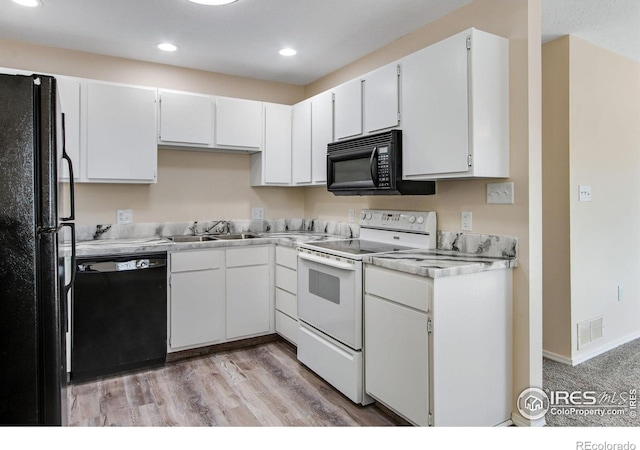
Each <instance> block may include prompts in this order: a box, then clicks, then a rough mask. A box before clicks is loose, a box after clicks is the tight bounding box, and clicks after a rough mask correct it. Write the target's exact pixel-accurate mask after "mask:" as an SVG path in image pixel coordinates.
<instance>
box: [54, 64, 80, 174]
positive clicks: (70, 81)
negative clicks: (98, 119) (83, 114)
mask: <svg viewBox="0 0 640 450" xmlns="http://www.w3.org/2000/svg"><path fill="white" fill-rule="evenodd" d="M56 81H57V86H58V97H59V99H60V108H61V112H62V113H64V128H65V133H64V141H65V145H64V146H65V150H66V152H67V155H69V157H70V158H71V162H72V163H73V169H74V171H73V179H74V180H76V181H77V180H78V179H79V178H80V81H79V80H77V79H75V78H69V77H59V76H57V77H56ZM60 178H61V179H62V180H64V181H67V180H69V167H68V164H67V163H66V162H63V163H62V168H61V172H60Z"/></svg>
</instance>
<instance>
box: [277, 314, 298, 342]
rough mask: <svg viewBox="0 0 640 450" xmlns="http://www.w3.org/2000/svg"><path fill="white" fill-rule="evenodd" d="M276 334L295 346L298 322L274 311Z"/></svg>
mask: <svg viewBox="0 0 640 450" xmlns="http://www.w3.org/2000/svg"><path fill="white" fill-rule="evenodd" d="M276 333H278V334H279V335H280V336H282V337H283V338H285V339H286V340H288V341H289V342H291V343H292V344H293V345H295V344H296V342H297V341H296V337H297V336H298V321H297V320H294V319H292V318H291V317H289V316H287V315H286V314H283V313H281V312H280V311H276Z"/></svg>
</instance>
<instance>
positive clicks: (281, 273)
mask: <svg viewBox="0 0 640 450" xmlns="http://www.w3.org/2000/svg"><path fill="white" fill-rule="evenodd" d="M297 262H298V252H297V250H296V249H295V248H289V247H283V246H281V245H278V246H276V273H275V283H276V333H278V334H279V335H280V336H282V337H283V338H285V339H287V340H288V341H289V342H291V343H292V344H294V345H295V344H296V341H297V339H296V336H297V334H298V297H297V292H298V266H297Z"/></svg>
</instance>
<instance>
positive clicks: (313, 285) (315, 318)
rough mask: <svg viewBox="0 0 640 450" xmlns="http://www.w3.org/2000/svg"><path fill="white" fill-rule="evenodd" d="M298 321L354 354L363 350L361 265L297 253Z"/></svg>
mask: <svg viewBox="0 0 640 450" xmlns="http://www.w3.org/2000/svg"><path fill="white" fill-rule="evenodd" d="M298 318H299V319H300V320H302V321H304V322H306V323H307V324H309V325H311V326H312V327H314V328H316V329H318V330H320V331H322V332H324V333H326V334H327V335H329V336H331V337H332V338H334V339H335V340H337V341H339V342H341V343H343V344H344V345H347V346H349V347H351V348H352V349H354V350H360V349H361V348H362V261H355V260H352V259H347V258H340V257H336V256H329V255H326V254H322V253H317V252H313V251H311V250H306V249H301V250H300V251H299V252H298Z"/></svg>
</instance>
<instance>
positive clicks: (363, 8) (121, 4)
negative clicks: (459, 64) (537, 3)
mask: <svg viewBox="0 0 640 450" xmlns="http://www.w3.org/2000/svg"><path fill="white" fill-rule="evenodd" d="M470 1H471V0H239V1H237V2H236V3H233V4H230V5H227V6H222V7H212V6H203V5H198V4H194V3H190V2H188V1H186V0H108V1H106V0H104V1H98V0H42V2H43V4H44V5H43V6H42V7H40V8H25V7H22V6H18V5H16V4H15V3H13V2H12V1H11V0H0V39H7V40H15V41H25V42H31V43H35V44H41V45H47V46H51V47H60V48H67V49H73V50H80V51H86V52H91V53H98V54H104V55H113V56H121V57H125V58H132V59H139V60H144V61H151V62H156V63H164V64H171V65H177V66H183V67H191V68H196V69H202V70H208V71H214V72H221V73H227V74H234V75H240V76H245V77H251V78H259V79H264V80H274V81H281V82H286V83H293V84H299V85H305V84H308V83H310V82H312V81H314V80H316V79H318V78H321V77H322V76H324V75H326V74H328V73H331V72H333V71H334V70H336V69H338V68H340V67H342V66H344V65H346V64H348V63H350V62H352V61H354V60H356V59H358V58H360V57H362V56H364V55H366V54H368V53H370V52H372V51H374V50H376V49H378V48H380V47H382V46H384V45H386V44H388V43H390V42H392V41H394V40H396V39H398V38H399V37H401V36H404V35H406V34H408V33H411V32H412V31H414V30H416V29H418V28H420V27H422V26H424V25H426V24H427V23H429V22H431V21H433V20H435V19H437V18H439V17H442V16H443V15H446V14H448V13H449V12H451V11H453V10H454V9H456V8H459V7H460V6H463V5H465V4H466V3H470ZM504 1H509V0H504ZM542 5H543V29H542V33H543V41H546V40H550V39H553V38H555V37H558V36H561V35H566V34H575V35H576V36H578V37H581V38H583V39H585V40H587V41H590V42H593V43H594V44H597V45H600V46H602V47H605V48H608V49H610V50H612V51H615V52H617V53H620V54H622V55H625V56H627V57H629V58H633V59H635V60H638V61H640V1H639V0H542ZM163 41H171V42H174V43H176V44H177V45H178V46H179V47H180V49H179V51H178V52H175V53H165V52H161V51H159V50H157V49H156V48H155V44H156V43H159V42H163ZM282 47H293V48H295V49H296V50H297V51H298V54H297V55H296V56H294V57H283V56H280V55H278V53H277V52H278V50H279V49H280V48H282ZM0 65H2V61H0Z"/></svg>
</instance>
